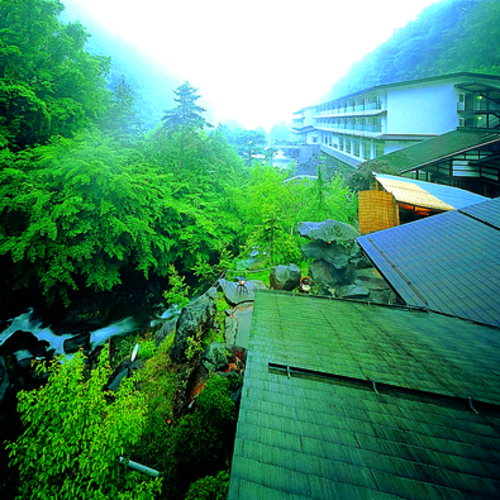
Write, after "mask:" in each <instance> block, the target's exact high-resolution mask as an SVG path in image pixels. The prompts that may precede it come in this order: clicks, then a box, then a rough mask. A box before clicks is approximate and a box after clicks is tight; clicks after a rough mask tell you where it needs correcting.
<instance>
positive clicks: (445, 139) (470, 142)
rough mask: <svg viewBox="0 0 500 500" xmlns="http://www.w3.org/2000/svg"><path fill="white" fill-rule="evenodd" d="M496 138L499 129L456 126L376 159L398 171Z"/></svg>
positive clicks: (471, 148)
mask: <svg viewBox="0 0 500 500" xmlns="http://www.w3.org/2000/svg"><path fill="white" fill-rule="evenodd" d="M499 142H500V132H499V131H493V130H485V129H473V128H458V129H456V130H453V131H452V132H447V133H446V134H442V135H439V136H438V137H434V138H432V139H427V140H425V141H422V142H419V143H418V144H414V145H412V146H408V147H406V148H403V149H399V150H397V151H394V152H393V153H389V154H387V155H384V156H381V157H380V158H377V159H376V160H370V161H368V162H365V163H364V165H369V164H370V162H374V163H375V162H378V161H385V162H387V163H389V164H390V165H391V166H392V167H394V168H395V169H396V170H398V171H399V172H401V173H404V172H408V171H410V170H414V169H416V168H421V167H424V166H426V165H430V164H432V163H437V162H440V161H443V160H446V159H448V158H451V157H453V156H455V155H457V154H460V153H465V152H467V151H471V150H474V149H477V148H480V147H483V146H487V145H490V144H493V143H499Z"/></svg>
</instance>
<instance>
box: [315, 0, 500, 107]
mask: <svg viewBox="0 0 500 500" xmlns="http://www.w3.org/2000/svg"><path fill="white" fill-rule="evenodd" d="M460 71H469V72H476V73H490V74H497V75H500V2H499V1H498V0H442V1H441V2H439V3H436V4H433V5H431V6H429V7H427V8H426V9H424V10H423V11H422V12H421V14H420V15H419V17H418V18H417V19H416V20H415V21H413V22H411V23H409V24H407V25H406V26H405V27H404V28H402V29H400V30H398V31H396V32H395V33H394V35H393V36H392V37H391V38H390V39H389V40H387V42H385V43H384V44H382V45H380V46H379V47H378V48H377V49H375V50H374V51H373V52H371V53H370V54H368V55H366V56H365V57H364V58H363V59H361V60H360V61H358V62H357V63H355V64H353V65H352V67H351V69H350V70H349V72H348V73H347V75H346V76H344V77H343V78H341V79H340V80H339V81H338V82H336V83H335V84H334V85H333V86H332V88H331V90H330V92H329V93H328V94H327V95H326V96H324V99H333V98H335V97H338V96H341V95H345V94H349V93H351V92H356V91H357V90H359V89H364V88H369V87H372V86H375V85H384V84H387V83H394V82H398V81H405V80H414V79H419V78H426V77H431V76H437V75H444V74H448V73H456V72H460Z"/></svg>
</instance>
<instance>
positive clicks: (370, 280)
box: [356, 267, 391, 290]
mask: <svg viewBox="0 0 500 500" xmlns="http://www.w3.org/2000/svg"><path fill="white" fill-rule="evenodd" d="M356 283H357V284H358V285H362V286H364V287H366V288H368V290H390V289H391V287H390V285H389V283H387V281H385V279H384V278H382V276H381V275H380V274H379V272H378V271H377V270H376V269H375V268H374V267H372V268H369V269H358V270H357V272H356Z"/></svg>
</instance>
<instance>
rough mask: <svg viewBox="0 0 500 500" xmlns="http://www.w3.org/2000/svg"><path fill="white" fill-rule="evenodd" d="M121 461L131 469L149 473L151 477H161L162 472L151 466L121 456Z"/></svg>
mask: <svg viewBox="0 0 500 500" xmlns="http://www.w3.org/2000/svg"><path fill="white" fill-rule="evenodd" d="M119 460H120V463H121V464H124V465H126V466H127V467H128V468H129V469H133V470H136V471H138V472H142V473H143V474H147V475H148V476H151V477H159V476H161V473H160V472H158V471H157V470H154V469H151V468H150V467H146V466H145V465H142V464H139V463H137V462H134V461H133V460H128V459H126V458H123V457H120V458H119Z"/></svg>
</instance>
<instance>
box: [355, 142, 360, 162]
mask: <svg viewBox="0 0 500 500" xmlns="http://www.w3.org/2000/svg"><path fill="white" fill-rule="evenodd" d="M354 156H357V157H358V158H359V157H360V156H361V154H360V149H359V142H358V141H354Z"/></svg>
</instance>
